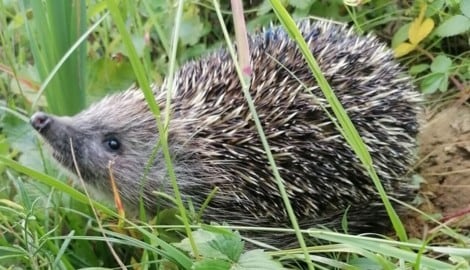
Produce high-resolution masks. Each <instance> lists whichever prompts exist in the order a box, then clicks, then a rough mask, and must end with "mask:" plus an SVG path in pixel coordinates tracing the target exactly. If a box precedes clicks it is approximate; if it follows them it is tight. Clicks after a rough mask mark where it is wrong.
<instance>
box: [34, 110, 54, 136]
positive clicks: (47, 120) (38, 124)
mask: <svg viewBox="0 0 470 270" xmlns="http://www.w3.org/2000/svg"><path fill="white" fill-rule="evenodd" d="M29 122H30V124H31V126H33V128H34V129H35V130H37V131H38V132H39V133H42V132H44V131H45V130H46V129H47V128H48V127H49V126H50V125H51V122H52V117H50V116H49V115H47V114H46V113H43V112H36V113H35V114H33V116H31V119H30V120H29Z"/></svg>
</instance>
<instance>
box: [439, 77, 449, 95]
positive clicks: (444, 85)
mask: <svg viewBox="0 0 470 270" xmlns="http://www.w3.org/2000/svg"><path fill="white" fill-rule="evenodd" d="M448 88H449V75H448V74H447V73H444V76H443V78H442V80H441V83H440V84H439V91H441V92H442V93H444V92H446V91H447V89H448Z"/></svg>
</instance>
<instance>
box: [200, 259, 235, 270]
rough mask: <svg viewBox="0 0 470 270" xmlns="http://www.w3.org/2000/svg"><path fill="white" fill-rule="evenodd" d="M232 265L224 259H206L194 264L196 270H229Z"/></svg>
mask: <svg viewBox="0 0 470 270" xmlns="http://www.w3.org/2000/svg"><path fill="white" fill-rule="evenodd" d="M231 266H232V263H231V262H229V261H226V260H222V259H204V260H201V261H198V262H195V263H194V266H193V267H194V269H195V270H229V269H230V267H231Z"/></svg>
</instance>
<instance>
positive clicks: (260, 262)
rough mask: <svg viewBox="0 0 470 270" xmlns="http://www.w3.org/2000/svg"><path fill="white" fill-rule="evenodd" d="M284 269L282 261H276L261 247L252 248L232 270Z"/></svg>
mask: <svg viewBox="0 0 470 270" xmlns="http://www.w3.org/2000/svg"><path fill="white" fill-rule="evenodd" d="M276 269H284V268H283V267H282V265H281V263H279V262H277V261H274V260H273V259H272V258H271V256H269V255H268V254H267V253H266V252H264V251H263V250H261V249H255V250H250V251H248V252H245V253H243V254H242V255H241V256H240V260H239V261H238V263H236V264H235V265H233V266H232V268H231V270H276Z"/></svg>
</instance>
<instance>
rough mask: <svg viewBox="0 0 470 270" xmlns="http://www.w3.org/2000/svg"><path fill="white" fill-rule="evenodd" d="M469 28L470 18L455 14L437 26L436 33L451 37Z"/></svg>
mask: <svg viewBox="0 0 470 270" xmlns="http://www.w3.org/2000/svg"><path fill="white" fill-rule="evenodd" d="M464 2H465V1H464ZM469 29H470V18H467V17H465V16H463V15H454V16H452V17H450V18H449V19H447V20H445V21H444V22H443V23H442V24H441V25H439V27H437V29H436V34H437V35H439V36H440V37H450V36H455V35H459V34H462V33H464V32H466V31H468V30H469Z"/></svg>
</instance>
